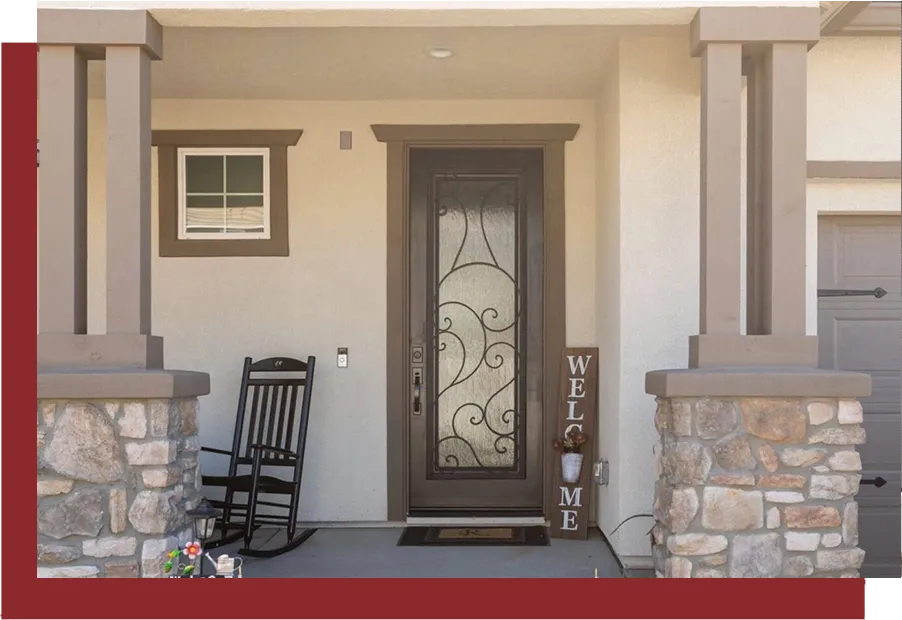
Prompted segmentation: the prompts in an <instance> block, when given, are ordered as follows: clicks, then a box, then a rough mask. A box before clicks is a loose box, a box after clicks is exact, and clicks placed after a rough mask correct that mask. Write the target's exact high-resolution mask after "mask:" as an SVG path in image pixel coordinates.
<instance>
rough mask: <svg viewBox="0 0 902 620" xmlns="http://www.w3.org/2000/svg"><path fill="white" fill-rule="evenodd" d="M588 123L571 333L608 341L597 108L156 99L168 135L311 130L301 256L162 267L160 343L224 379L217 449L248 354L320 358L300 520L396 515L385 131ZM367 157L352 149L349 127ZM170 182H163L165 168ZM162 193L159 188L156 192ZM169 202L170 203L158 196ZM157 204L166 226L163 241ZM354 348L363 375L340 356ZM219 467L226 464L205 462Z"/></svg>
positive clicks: (573, 162)
mask: <svg viewBox="0 0 902 620" xmlns="http://www.w3.org/2000/svg"><path fill="white" fill-rule="evenodd" d="M103 117H104V110H103V102H102V101H92V104H91V108H90V125H91V129H90V134H91V136H90V147H89V148H90V164H89V165H90V171H89V203H90V207H89V209H90V215H89V217H90V237H89V244H90V248H91V249H90V252H89V296H90V302H89V315H90V319H89V320H90V331H92V332H102V331H103V328H104V316H103V314H104V287H103V282H104V262H105V257H104V244H105V242H104V235H105V229H104V209H105V200H104V152H103V149H104V127H103ZM542 122H568V123H579V124H580V125H581V129H580V131H579V133H578V134H577V136H576V139H575V140H574V141H573V142H571V143H569V144H568V145H567V151H566V157H567V163H566V188H565V190H566V217H567V230H566V235H567V257H566V258H567V266H568V267H567V309H568V312H567V339H568V344H570V345H572V346H591V345H594V344H595V327H596V326H595V319H594V317H595V233H594V231H595V180H594V176H595V170H594V161H595V155H594V150H595V128H594V124H595V117H594V105H593V102H591V101H492V102H479V101H454V102H434V101H432V102H415V101H407V102H389V101H377V102H355V103H348V102H316V103H310V102H299V101H294V102H289V101H282V102H259V101H256V102H251V101H196V100H195V101H172V100H163V101H155V102H154V106H153V126H154V128H157V129H162V128H167V129H200V128H215V129H244V128H254V129H265V128H301V129H303V130H304V135H303V137H302V138H301V140H300V142H299V144H298V146H297V147H295V148H292V149H289V160H288V165H289V210H290V214H289V218H290V229H291V234H290V237H291V239H290V243H291V256H290V257H288V258H159V257H158V256H157V253H156V250H154V258H153V291H154V297H153V326H154V329H153V331H154V333H155V334H157V335H160V336H163V337H164V338H165V348H166V365H167V367H169V368H181V369H190V370H201V371H205V372H209V373H210V375H211V382H212V393H211V394H210V395H209V396H206V397H202V398H201V403H200V407H201V413H200V425H201V439H202V441H203V443H204V444H205V445H212V446H220V447H226V446H228V445H229V442H230V438H231V435H232V424H233V420H234V415H235V411H234V409H235V402H236V399H237V390H238V383H239V378H240V370H241V364H242V359H243V357H244V356H245V355H251V356H253V357H255V358H257V357H265V356H269V355H294V356H306V355H316V356H317V362H318V367H317V373H316V388H315V393H314V397H313V398H314V400H313V407H312V414H311V421H310V435H309V439H308V452H307V455H308V456H307V459H308V460H307V464H306V467H305V471H304V480H303V495H302V502H301V513H300V518H301V519H302V520H314V521H380V520H384V519H385V518H386V466H385V462H386V446H385V424H386V411H385V350H386V335H385V304H386V298H385V295H386V293H385V252H386V246H385V244H386V233H385V226H386V222H385V216H386V205H385V195H386V188H385V179H386V172H385V145H384V144H380V143H378V142H376V140H375V138H374V137H373V135H372V132H371V131H370V128H369V126H370V124H371V123H414V124H415V123H437V124H450V123H542ZM342 130H350V131H353V134H354V148H353V150H350V151H342V150H339V148H338V134H339V131H342ZM154 176H156V174H154ZM154 192H156V187H155V186H154ZM154 204H156V197H155V195H154ZM156 226H157V218H156V206H154V217H153V228H154V248H155V247H156ZM338 347H348V348H349V353H350V364H349V367H348V368H347V369H338V368H337V367H336V362H335V356H336V348H338ZM202 466H203V467H204V468H205V471H207V472H210V471H215V470H216V469H217V468H218V467H222V466H224V465H223V463H222V459H217V458H216V457H215V456H213V457H210V456H209V455H204V458H203V460H202Z"/></svg>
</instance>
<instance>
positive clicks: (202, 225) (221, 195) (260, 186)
mask: <svg viewBox="0 0 902 620" xmlns="http://www.w3.org/2000/svg"><path fill="white" fill-rule="evenodd" d="M215 159H218V160H219V161H218V162H216V165H215V170H214V166H212V165H210V164H212V161H210V160H215ZM192 160H193V161H192ZM198 162H203V163H202V164H201V165H199V166H198V165H197V164H198ZM264 166H265V157H264V155H262V154H259V153H254V154H249V155H230V154H225V155H203V154H200V155H195V154H191V155H186V156H185V189H186V190H188V191H186V192H185V194H184V196H185V202H184V205H185V206H184V208H185V232H186V233H191V234H222V233H231V234H235V233H239V234H262V233H265V232H266V223H265V220H266V194H265V191H266V190H265V188H264V185H265V183H264V181H265V173H264ZM230 172H231V174H230ZM217 173H218V174H217ZM193 175H200V178H192V176H193ZM213 181H216V183H217V185H216V186H214V183H213ZM230 189H232V190H234V191H229V190H230ZM242 190H244V191H242Z"/></svg>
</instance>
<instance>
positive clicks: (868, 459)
mask: <svg viewBox="0 0 902 620" xmlns="http://www.w3.org/2000/svg"><path fill="white" fill-rule="evenodd" d="M864 428H865V432H866V433H867V442H865V443H864V444H863V445H860V446H858V452H859V453H860V454H861V466H862V467H863V468H864V469H870V468H873V469H880V470H890V471H896V472H897V473H898V470H899V456H900V454H902V421H900V419H899V414H898V413H897V414H891V413H883V414H880V413H866V414H865V417H864ZM893 438H895V441H892V439H893ZM884 477H886V476H884Z"/></svg>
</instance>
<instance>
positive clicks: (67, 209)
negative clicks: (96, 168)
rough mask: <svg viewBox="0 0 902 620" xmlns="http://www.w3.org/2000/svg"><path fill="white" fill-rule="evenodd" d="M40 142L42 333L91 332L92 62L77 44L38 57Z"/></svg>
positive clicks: (48, 49) (44, 48) (47, 48)
mask: <svg viewBox="0 0 902 620" xmlns="http://www.w3.org/2000/svg"><path fill="white" fill-rule="evenodd" d="M38 68H39V76H38V79H39V97H40V98H39V100H38V104H39V108H40V138H41V151H42V152H41V155H42V157H41V168H40V172H39V177H40V192H39V194H40V207H39V209H38V228H39V231H40V235H39V236H40V247H39V258H38V264H39V268H40V276H39V282H40V290H39V299H40V308H39V311H38V329H39V331H41V332H44V333H51V334H64V335H72V334H84V333H87V328H88V298H87V290H88V230H87V227H88V161H87V159H88V107H87V106H88V87H87V59H86V58H85V56H84V54H82V53H81V51H80V50H79V49H77V48H76V47H75V46H74V45H64V46H63V45H61V46H43V45H42V46H41V47H40V53H39V54H38Z"/></svg>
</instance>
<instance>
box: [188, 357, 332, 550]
mask: <svg viewBox="0 0 902 620" xmlns="http://www.w3.org/2000/svg"><path fill="white" fill-rule="evenodd" d="M315 363H316V358H315V357H313V356H310V357H308V358H307V361H306V362H304V361H301V360H296V359H291V358H287V357H272V358H267V359H263V360H259V361H257V362H254V361H253V360H252V359H251V358H250V357H246V358H244V370H243V372H242V374H241V388H240V391H239V393H238V413H237V416H236V420H235V435H234V437H233V439H232V450H231V451H228V450H219V449H217V448H206V447H201V450H202V451H204V452H212V453H215V454H223V455H226V456H228V457H229V473H228V475H227V476H202V482H203V484H204V485H205V486H210V487H222V488H224V489H225V499H224V500H211V501H210V503H211V504H213V505H214V506H215V507H217V508H220V509H221V510H222V511H223V514H222V520H221V522H220V523H219V524H217V529H218V530H219V532H220V534H221V535H220V537H219V538H216V539H214V540H212V541H210V542H207V544H206V547H207V548H208V549H213V548H215V547H220V546H222V545H227V544H230V543H232V542H235V541H237V540H239V539H240V538H242V537H243V538H244V548H242V549H239V551H238V553H239V554H241V555H245V556H251V557H264V558H268V557H275V556H277V555H281V554H283V553H285V552H287V551H291V550H292V549H295V548H297V547H298V546H300V545H301V544H302V543H303V542H304V541H306V540H307V539H308V538H310V537H311V536H312V535H313V534H314V532H316V529H315V528H314V529H307V530H303V531H301V532H297V531H296V530H297V523H296V521H297V514H298V500H299V499H300V492H301V472H302V470H303V465H304V446H305V443H306V440H307V422H308V420H309V417H310V395H311V393H312V390H313V369H314V365H315ZM301 390H302V391H303V395H302V396H301V399H300V411H299V412H298V411H297V404H298V396H300V394H299V391H301ZM249 402H250V404H248V403H249ZM247 413H249V414H250V416H249V417H250V419H249V420H248V421H247V424H245V418H246V414H247ZM239 467H242V468H245V469H244V470H243V472H244V473H241V474H239V471H238V470H239ZM248 467H249V468H250V471H247V469H246V468H248ZM264 467H273V468H275V467H278V468H285V469H290V470H291V472H292V475H291V478H290V479H287V478H280V477H276V476H270V475H263V473H262V469H263V468H264ZM283 471H284V469H283ZM238 493H243V494H245V495H246V497H247V499H246V501H245V502H243V503H242V502H239V501H236V499H235V495H236V494H238ZM261 494H263V495H281V496H288V498H289V499H288V503H287V504H285V503H277V502H270V501H263V500H261V499H258V496H259V495H261ZM258 506H269V507H272V508H277V509H281V511H282V512H281V513H280V511H271V512H275V514H260V515H258V514H257V507H258ZM286 510H287V513H285V512H284V511H286ZM264 525H270V526H277V527H279V526H280V527H284V528H285V529H286V532H287V541H286V543H285V544H284V545H282V546H279V547H275V548H269V549H263V548H256V549H252V548H251V543H252V541H253V538H254V533H255V532H256V531H257V530H258V529H260V527H262V526H264ZM267 542H268V541H267ZM264 544H265V543H264Z"/></svg>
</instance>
